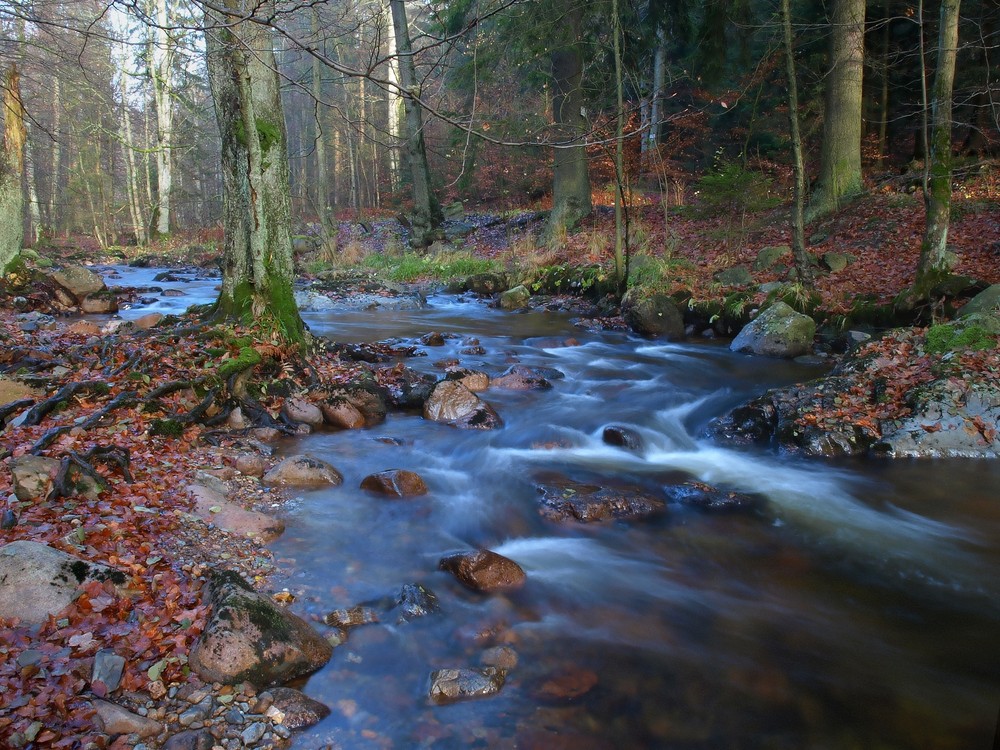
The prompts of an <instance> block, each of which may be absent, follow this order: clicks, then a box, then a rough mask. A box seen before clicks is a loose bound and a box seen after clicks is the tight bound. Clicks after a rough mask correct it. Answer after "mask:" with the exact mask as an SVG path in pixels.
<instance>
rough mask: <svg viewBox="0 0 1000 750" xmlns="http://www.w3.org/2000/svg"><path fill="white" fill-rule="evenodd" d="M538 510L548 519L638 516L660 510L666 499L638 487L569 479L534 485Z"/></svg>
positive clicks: (645, 515)
mask: <svg viewBox="0 0 1000 750" xmlns="http://www.w3.org/2000/svg"><path fill="white" fill-rule="evenodd" d="M536 489H537V490H538V493H539V495H540V506H539V509H538V510H539V513H541V515H542V517H543V518H547V519H548V520H550V521H579V522H581V523H593V522H596V521H610V520H615V521H621V520H638V519H642V518H648V517H650V516H655V515H658V514H660V513H663V512H664V510H665V509H666V502H664V501H663V500H662V499H660V498H658V497H654V496H652V495H650V494H649V492H648V491H647V490H645V489H643V488H641V487H631V486H626V487H602V486H600V485H596V484H583V483H580V482H573V481H571V480H568V479H566V480H558V481H552V482H546V483H544V484H539V485H537V487H536Z"/></svg>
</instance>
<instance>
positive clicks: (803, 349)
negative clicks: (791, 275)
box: [729, 302, 816, 359]
mask: <svg viewBox="0 0 1000 750" xmlns="http://www.w3.org/2000/svg"><path fill="white" fill-rule="evenodd" d="M815 336H816V322H815V321H814V320H813V319H812V318H810V317H809V316H808V315H802V314H801V313H797V312H795V310H793V309H792V308H791V307H789V306H788V305H787V304H785V303H784V302H775V303H774V304H773V305H771V306H770V307H769V308H767V309H766V310H764V311H763V312H762V313H760V314H759V315H758V316H757V317H756V318H754V319H753V320H751V321H750V322H749V323H747V324H746V325H745V326H744V327H743V330H741V331H740V332H739V334H738V335H737V336H736V338H735V339H733V341H732V343H731V344H730V345H729V348H730V349H731V350H732V351H734V352H749V353H751V354H760V355H763V356H765V357H782V358H785V359H792V358H794V357H798V356H799V355H802V354H805V353H807V352H809V351H810V350H811V349H812V345H813V338H814V337H815Z"/></svg>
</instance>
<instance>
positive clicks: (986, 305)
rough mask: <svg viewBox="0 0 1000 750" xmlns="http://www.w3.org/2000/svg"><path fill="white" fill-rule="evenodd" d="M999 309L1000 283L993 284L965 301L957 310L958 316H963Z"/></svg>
mask: <svg viewBox="0 0 1000 750" xmlns="http://www.w3.org/2000/svg"><path fill="white" fill-rule="evenodd" d="M998 311H1000V284H993V285H992V286H988V287H986V289H984V290H983V291H981V292H980V293H979V294H977V295H976V296H975V297H973V298H972V299H971V300H969V301H968V302H966V303H965V305H963V306H962V307H961V309H959V311H958V317H960V318H964V317H967V316H969V315H974V314H977V313H985V314H990V313H997V312H998Z"/></svg>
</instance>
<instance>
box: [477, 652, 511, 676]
mask: <svg viewBox="0 0 1000 750" xmlns="http://www.w3.org/2000/svg"><path fill="white" fill-rule="evenodd" d="M479 661H480V662H481V663H482V664H483V665H485V666H487V667H499V668H500V669H502V670H504V671H505V672H509V671H511V670H512V669H514V668H515V667H516V666H517V651H515V650H514V649H512V648H511V647H510V646H494V647H493V648H488V649H486V650H485V651H483V653H482V654H480V656H479Z"/></svg>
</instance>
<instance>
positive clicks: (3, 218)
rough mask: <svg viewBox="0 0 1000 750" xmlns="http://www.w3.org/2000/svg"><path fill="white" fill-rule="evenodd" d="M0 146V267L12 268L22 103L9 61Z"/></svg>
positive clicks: (18, 238)
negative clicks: (0, 143)
mask: <svg viewBox="0 0 1000 750" xmlns="http://www.w3.org/2000/svg"><path fill="white" fill-rule="evenodd" d="M2 114H3V148H2V150H0V271H2V273H3V275H4V276H6V275H7V274H8V273H11V272H12V271H14V270H16V268H17V266H18V264H19V262H20V260H21V245H22V243H23V242H24V218H23V212H24V194H23V193H22V191H21V175H22V173H23V171H24V140H25V135H26V131H25V127H24V105H23V104H22V103H21V85H20V76H19V75H18V72H17V66H16V65H13V64H12V65H11V66H10V68H9V69H8V70H7V73H6V75H5V76H4V80H3V113H2Z"/></svg>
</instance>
